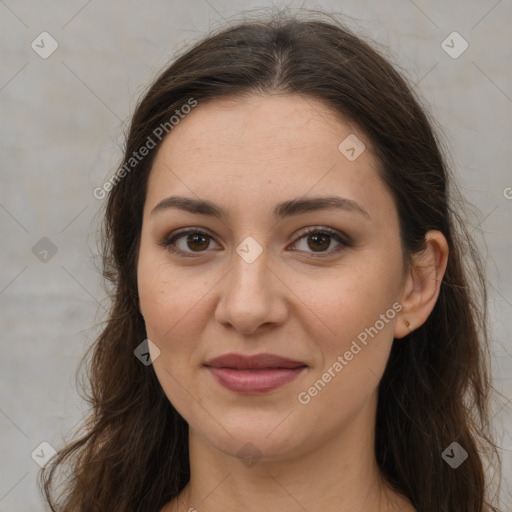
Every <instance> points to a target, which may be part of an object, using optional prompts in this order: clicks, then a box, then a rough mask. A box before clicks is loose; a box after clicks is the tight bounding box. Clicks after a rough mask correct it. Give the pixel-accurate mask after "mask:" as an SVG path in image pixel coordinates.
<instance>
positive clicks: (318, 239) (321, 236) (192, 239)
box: [160, 226, 351, 257]
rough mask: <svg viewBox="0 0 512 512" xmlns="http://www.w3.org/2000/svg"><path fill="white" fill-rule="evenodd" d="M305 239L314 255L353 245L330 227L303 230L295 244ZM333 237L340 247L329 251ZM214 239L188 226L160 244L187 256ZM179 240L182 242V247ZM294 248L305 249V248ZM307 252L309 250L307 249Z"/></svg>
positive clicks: (201, 249) (205, 248)
mask: <svg viewBox="0 0 512 512" xmlns="http://www.w3.org/2000/svg"><path fill="white" fill-rule="evenodd" d="M303 239H305V240H306V247H307V248H309V249H312V251H311V252H312V256H313V257H323V256H329V255H331V254H334V253H338V252H339V251H341V250H342V249H343V248H344V247H350V245H351V244H350V242H349V241H348V240H347V239H346V237H344V236H343V235H342V234H341V233H340V232H338V231H336V230H334V229H332V228H328V227H315V226H313V227H308V228H307V229H306V230H305V231H303V234H302V236H300V237H299V238H298V239H297V241H296V242H295V244H297V243H298V242H300V241H302V240H303ZM333 239H334V240H335V241H336V243H338V247H337V248H336V249H334V250H329V251H327V249H328V248H329V247H330V246H331V242H332V240H333ZM212 240H213V237H212V236H211V235H209V234H208V233H206V232H204V231H201V230H200V229H198V228H188V229H182V230H180V231H178V232H174V233H171V235H169V236H167V237H166V238H165V239H164V240H163V241H162V242H161V243H160V245H162V246H163V247H165V248H166V249H167V250H169V251H170V252H172V253H174V254H178V255H180V256H185V257H195V256H198V255H199V253H201V252H206V250H207V249H208V248H209V246H210V241H212ZM178 242H181V247H180V245H179V243H178ZM293 250H299V251H304V249H293ZM305 252H309V251H307V249H306V250H305ZM194 253H195V254H194Z"/></svg>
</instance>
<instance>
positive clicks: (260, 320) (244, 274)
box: [215, 251, 288, 334]
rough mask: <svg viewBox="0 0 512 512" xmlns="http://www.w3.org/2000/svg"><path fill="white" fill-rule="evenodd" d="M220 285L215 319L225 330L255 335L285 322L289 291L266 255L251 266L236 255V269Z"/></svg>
mask: <svg viewBox="0 0 512 512" xmlns="http://www.w3.org/2000/svg"><path fill="white" fill-rule="evenodd" d="M221 283H222V284H221V285H220V286H221V292H220V293H221V297H220V300H219V302H218V304H217V308H216V311H215V318H216V320H217V321H218V322H220V323H222V324H223V325H224V326H226V327H230V326H231V327H233V328H234V329H236V330H237V331H239V332H240V333H243V334H253V333H255V332H257V331H258V329H261V327H262V326H264V325H265V326H267V327H268V326H270V325H272V324H275V325H277V324H280V323H282V322H284V320H285V319H286V316H287V313H288V310H287V305H286V298H285V296H283V293H284V290H285V289H286V287H284V286H283V284H282V283H281V281H280V280H279V279H278V277H277V276H276V275H275V272H274V271H273V270H272V269H271V268H270V267H269V265H268V259H267V256H266V254H265V251H264V252H263V253H262V254H261V255H260V256H259V257H258V258H257V259H256V260H255V261H253V262H252V263H248V262H247V261H245V260H244V259H243V258H242V257H240V256H239V255H238V254H235V256H234V264H233V267H232V269H231V270H230V271H229V272H228V275H227V276H226V277H225V279H223V280H222V281H221Z"/></svg>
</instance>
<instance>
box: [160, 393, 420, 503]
mask: <svg viewBox="0 0 512 512" xmlns="http://www.w3.org/2000/svg"><path fill="white" fill-rule="evenodd" d="M375 406H376V402H375V400H373V399H371V400H369V401H368V403H367V406H366V407H365V409H363V410H362V411H360V413H359V414H358V415H357V416H356V417H355V418H353V420H352V422H351V423H350V424H349V425H347V426H346V428H345V429H344V430H343V431H342V432H337V433H333V434H332V436H331V437H330V438H329V439H324V440H323V442H322V443H321V444H320V445H319V446H318V445H315V448H314V449H312V450H310V451H308V452H300V453H298V454H295V455H293V456H289V457H285V456H281V457H280V458H279V459H277V458H275V459H270V458H265V457H264V458H262V459H260V460H258V461H255V463H254V464H253V465H250V464H249V463H244V462H243V461H241V460H240V459H239V458H237V457H235V456H233V455H230V454H227V453H225V452H222V451H220V450H218V449H217V448H215V447H214V446H212V444H211V443H209V442H208V441H207V440H205V439H204V438H202V437H200V436H199V435H197V433H196V432H195V431H194V430H192V429H190V431H189V455H190V473H191V478H190V481H189V484H188V485H187V486H186V487H185V489H184V490H183V491H182V493H181V494H180V496H179V497H178V500H177V501H175V503H174V505H175V507H174V508H170V509H169V512H174V511H176V512H177V511H180V512H181V511H184V512H194V511H197V512H221V511H222V512H235V511H239V510H264V511H266V512H274V511H276V512H277V511H279V512H296V511H298V510H307V511H308V512H317V511H318V512H320V511H322V512H331V511H332V512H335V511H336V512H340V511H343V512H344V511H347V512H348V511H350V512H363V511H368V510H372V512H388V511H389V512H390V511H393V512H395V511H399V510H400V511H403V512H409V511H411V510H413V509H412V507H410V504H409V503H408V501H407V500H406V499H405V498H403V497H401V496H400V495H398V494H397V493H395V492H393V491H392V490H391V489H390V488H389V486H388V485H387V484H386V483H385V481H384V480H383V478H382V475H381V473H380V471H379V468H378V466H377V462H376V460H375V452H374V428H368V425H373V424H374V423H373V422H372V421H369V416H370V417H371V416H372V415H373V417H374V416H375ZM165 510H167V509H165Z"/></svg>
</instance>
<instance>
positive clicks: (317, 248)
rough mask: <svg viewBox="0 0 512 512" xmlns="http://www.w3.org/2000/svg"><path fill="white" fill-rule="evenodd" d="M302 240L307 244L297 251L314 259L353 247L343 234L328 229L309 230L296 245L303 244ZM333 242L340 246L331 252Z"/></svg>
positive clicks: (313, 228)
mask: <svg viewBox="0 0 512 512" xmlns="http://www.w3.org/2000/svg"><path fill="white" fill-rule="evenodd" d="M302 240H304V241H305V242H306V243H305V244H303V248H300V247H299V248H298V249H295V250H299V251H302V252H308V253H310V255H311V256H313V257H315V256H319V257H322V256H330V255H332V254H335V253H337V252H339V251H341V250H342V249H343V248H345V247H350V245H351V244H350V243H349V241H348V240H347V239H345V238H344V237H343V235H342V234H341V233H339V232H338V231H336V230H334V229H331V228H328V227H322V228H320V227H310V228H308V229H307V230H306V232H305V233H304V234H303V235H302V236H301V237H300V238H298V240H297V242H295V244H294V245H296V244H299V242H301V241H302ZM333 240H334V241H335V242H336V244H337V245H338V246H337V247H335V248H334V249H332V250H329V248H330V247H331V245H332V241H333ZM304 245H305V247H304Z"/></svg>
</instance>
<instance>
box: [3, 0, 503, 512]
mask: <svg viewBox="0 0 512 512" xmlns="http://www.w3.org/2000/svg"><path fill="white" fill-rule="evenodd" d="M270 6H275V7H279V8H283V9H285V8H288V9H290V11H292V12H293V11H294V10H296V9H297V8H300V7H305V8H308V9H323V10H326V11H329V12H333V13H338V15H339V19H342V20H343V19H345V22H346V23H347V24H348V25H349V26H350V27H352V28H353V29H355V30H356V32H359V33H360V34H363V35H365V36H366V37H370V38H373V39H375V40H376V41H377V42H378V43H381V44H383V45H385V46H386V47H387V48H389V51H390V52H391V54H392V55H394V63H395V65H397V66H399V67H400V68H401V69H402V70H403V71H404V72H405V73H406V75H407V77H408V78H409V80H410V81H412V83H414V84H415V86H416V89H417V91H418V92H419V94H420V95H421V96H422V97H423V98H424V100H425V103H426V104H427V105H428V106H429V109H430V111H431V113H432V115H433V117H434V118H435V119H436V120H437V122H438V123H439V125H440V126H441V128H442V132H443V136H444V139H445V141H446V143H447V146H448V150H449V152H450V156H451V161H452V165H453V169H454V172H455V174H456V176H457V177H458V180H459V184H460V186H461V190H462V192H463V193H464V194H465V196H466V197H467V199H468V200H469V201H470V202H471V203H472V204H473V205H474V206H475V208H474V210H473V213H474V214H473V215H472V216H471V217H470V219H469V220H470V222H471V224H470V225H471V226H472V229H473V230H474V233H479V232H480V231H482V232H483V234H484V236H485V239H482V238H481V237H480V238H478V240H480V245H481V247H482V251H483V253H484V256H485V259H486V261H487V265H488V269H487V270H488V281H489V292H490V297H489V309H490V319H491V327H492V328H493V360H492V363H493V366H494V375H495V387H496V388H497V389H498V390H500V391H501V392H502V393H503V395H504V396H503V397H502V398H501V399H500V402H499V403H497V405H496V407H495V411H494V418H493V422H494V424H495V428H496V431H497V433H498V441H499V442H500V444H501V446H502V448H503V460H504V473H503V480H504V487H505V488H506V489H508V492H510V484H509V483H508V482H512V452H511V450H512V435H511V431H512V403H511V401H510V399H511V397H512V377H511V375H512V342H511V339H510V333H511V332H512V324H511V318H512V278H511V273H510V269H511V267H510V250H511V246H512V237H511V235H512V229H511V222H510V221H511V213H512V173H511V171H510V169H511V162H512V151H511V145H512V144H511V142H512V140H511V139H512V138H511V135H512V68H511V64H512V40H511V35H510V34H511V30H510V27H511V26H512V2H510V1H505V0H503V1H501V0H478V1H477V0H472V1H467V0H464V1H463V0H456V1H451V2H447V1H446V0H424V1H422V0H415V1H413V0H387V1H386V2H378V1H377V0H347V1H334V0H332V1H323V2H309V1H303V2H294V1H289V2H278V1H275V2H267V1H261V2H254V1H241V0H187V1H184V0H176V1H172V0H167V1H165V0H150V1H147V2H142V1H137V0H127V1H123V2H121V1H114V0H111V1H99V0H89V1H87V0H71V1H68V2H64V1H61V2H58V1H56V0H51V1H45V2H36V1H28V0H19V1H16V0H5V1H3V0H0V42H1V48H2V52H1V57H0V109H1V110H0V112H1V115H0V134H1V135H0V136H1V149H2V151H1V160H0V165H1V174H0V176H1V178H0V180H1V181H0V226H1V265H0V311H1V319H2V324H1V326H2V328H1V359H0V434H1V435H0V461H1V462H0V464H1V466H0V512H7V511H10V512H28V511H36V510H44V505H43V501H42V499H41V497H40V495H39V491H38V488H37V486H36V477H37V473H38V470H39V466H38V464H37V463H36V460H37V454H38V453H39V454H40V457H39V460H40V459H41V453H46V454H47V453H48V447H47V446H46V445H42V446H40V443H42V442H46V443H49V444H50V445H51V446H55V447H60V446H61V445H62V443H63V437H64V436H65V435H66V434H67V433H68V432H70V431H72V429H73V428H74V427H76V425H77V424H79V422H80V421H81V418H82V417H83V415H84V413H85V410H86V409H85V405H84V403H83V401H82V400H81V399H80V397H79V395H78V393H77V389H76V386H75V372H76V368H77V364H78V362H79V359H80V358H81V356H82V355H83V354H84V353H85V350H86V349H87V347H88V346H89V345H90V344H91V342H92V341H93V340H94V337H95V336H96V335H97V334H98V333H99V330H100V327H101V326H100V322H101V320H102V319H103V318H104V313H103V311H104V307H105V305H106V298H105V297H106V295H105V292H104V289H103V285H102V281H101V276H100V274H99V272H98V263H99V259H98V257H97V254H98V250H97V229H98V221H99V220H100V215H99V213H98V212H99V209H100V208H101V207H102V201H101V200H98V199H96V198H95V197H94V196H93V190H94V188H95V187H98V186H101V185H102V184H103V183H104V182H105V179H106V178H107V177H108V176H110V175H112V174H113V173H114V172H115V170H116V166H117V165H118V163H119V159H120V157H121V152H120V149H119V146H120V145H121V143H122V138H123V132H124V129H125V128H126V124H127V122H128V121H129V119H130V115H131V114H132V113H133V110H134V107H135V104H136V101H137V100H138V98H139V96H140V94H141V93H142V92H143V90H144V89H145V88H146V87H147V85H148V84H149V82H150V81H152V80H153V79H154V78H155V74H156V73H157V72H158V71H159V70H160V69H162V67H163V66H165V65H166V64H168V63H169V62H170V60H171V59H172V57H173V55H174V54H175V53H176V52H177V51H179V50H181V49H182V48H183V47H184V46H185V45H187V44H188V43H189V42H191V41H195V40H197V39H198V38H200V37H202V36H203V35H206V34H207V33H208V32H209V31H210V30H211V29H214V28H217V27H218V26H220V25H221V24H224V23H226V21H228V22H234V21H237V20H238V19H240V18H241V14H240V13H241V12H242V11H245V12H248V11H251V10H256V12H259V13H261V10H262V8H264V7H270ZM249 13H250V12H249ZM249 13H248V14H249ZM344 16H346V18H344ZM43 32H46V33H47V34H42V33H43ZM453 32H457V33H458V35H453V34H452V33H453ZM41 34H42V35H41ZM448 36H450V37H449V38H448ZM447 38H448V39H447ZM445 40H446V41H447V42H445V43H443V41H445ZM466 44H467V48H465V47H466ZM56 45H58V47H56ZM52 51H53V53H52ZM67 439H69V437H68V438H67ZM34 450H36V451H35V452H34ZM34 459H35V460H34ZM418 468H419V470H420V469H421V461H418ZM507 504H508V502H507ZM502 507H503V510H510V509H512V506H511V507H510V508H509V506H508V505H506V504H503V505H502Z"/></svg>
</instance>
